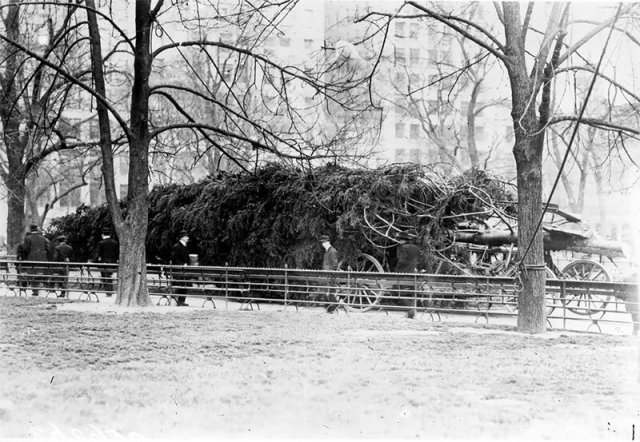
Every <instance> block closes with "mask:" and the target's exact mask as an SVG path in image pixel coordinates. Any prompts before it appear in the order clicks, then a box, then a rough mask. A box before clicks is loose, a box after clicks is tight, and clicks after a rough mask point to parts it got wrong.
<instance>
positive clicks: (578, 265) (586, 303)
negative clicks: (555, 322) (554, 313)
mask: <svg viewBox="0 0 640 442" xmlns="http://www.w3.org/2000/svg"><path fill="white" fill-rule="evenodd" d="M562 277H563V278H566V279H577V280H580V281H602V282H606V281H611V278H610V277H609V273H607V271H606V270H605V268H604V267H602V265H600V264H598V263H597V262H595V261H591V260H588V259H580V260H578V261H573V262H570V263H569V264H567V266H566V267H565V268H564V269H562ZM609 302H611V296H603V295H595V294H591V293H589V292H586V293H568V294H565V295H564V296H562V304H563V305H564V306H566V307H567V308H568V309H569V311H571V312H573V313H575V314H578V315H587V316H598V315H599V318H601V317H602V316H603V315H604V314H605V312H604V309H605V307H606V306H607V304H608V303H609Z"/></svg>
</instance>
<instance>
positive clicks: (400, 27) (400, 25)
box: [396, 21, 406, 38]
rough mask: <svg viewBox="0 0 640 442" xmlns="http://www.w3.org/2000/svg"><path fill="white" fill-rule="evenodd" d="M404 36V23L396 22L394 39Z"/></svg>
mask: <svg viewBox="0 0 640 442" xmlns="http://www.w3.org/2000/svg"><path fill="white" fill-rule="evenodd" d="M405 36H406V23H405V22H403V21H397V22H396V37H399V38H404V37H405Z"/></svg>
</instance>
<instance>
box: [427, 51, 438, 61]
mask: <svg viewBox="0 0 640 442" xmlns="http://www.w3.org/2000/svg"><path fill="white" fill-rule="evenodd" d="M427 62H428V63H429V64H434V63H435V62H436V51H435V49H427Z"/></svg>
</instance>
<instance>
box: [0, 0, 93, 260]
mask: <svg viewBox="0 0 640 442" xmlns="http://www.w3.org/2000/svg"><path fill="white" fill-rule="evenodd" d="M75 11H76V9H75V7H74V6H73V4H69V5H67V6H65V7H64V8H55V7H52V6H50V5H48V4H42V5H35V4H32V3H27V2H19V1H17V0H9V1H8V2H6V3H4V4H3V5H0V19H1V23H0V60H1V61H0V131H1V133H2V138H1V140H0V176H1V177H2V180H3V183H4V187H5V190H6V192H7V202H8V219H7V236H8V246H9V249H10V250H13V249H14V248H15V246H16V245H17V244H18V243H19V242H20V241H21V239H22V234H23V233H24V227H25V224H26V222H27V219H26V216H25V201H26V200H29V202H30V204H29V206H30V207H31V208H32V209H31V210H30V211H29V212H30V213H31V214H32V219H31V220H30V222H32V223H36V224H40V221H41V218H40V217H39V216H38V213H37V210H33V207H35V206H36V203H37V200H38V198H39V196H40V195H39V192H40V191H41V190H42V189H38V190H36V189H35V188H34V187H31V186H29V187H27V186H26V185H25V184H26V183H27V182H28V181H30V182H32V183H33V182H36V181H37V182H39V183H40V184H44V182H45V181H46V180H44V179H39V178H38V175H40V176H41V177H42V176H44V175H46V174H47V171H46V170H45V169H43V168H42V167H40V166H41V165H42V163H43V161H45V160H46V159H47V157H50V156H52V155H54V154H57V153H59V152H65V151H71V150H73V149H75V148H77V147H79V146H86V144H87V143H86V140H85V141H83V140H80V139H78V138H76V137H73V136H70V134H69V132H68V130H67V129H77V122H73V121H70V120H69V119H68V118H67V116H66V115H65V109H67V108H69V107H73V106H75V105H76V104H77V103H76V101H77V98H78V97H77V92H78V89H77V88H75V86H74V84H72V83H69V82H68V81H67V80H66V79H65V78H64V77H63V76H62V75H60V74H59V73H58V72H56V71H55V70H53V69H50V68H48V67H47V66H46V65H45V64H43V63H41V62H40V61H38V60H37V59H34V58H32V57H29V56H28V55H27V53H26V52H25V51H23V50H21V49H20V48H19V47H17V46H15V45H13V44H12V42H16V43H18V44H19V45H20V47H21V48H24V49H25V50H28V51H31V52H33V53H35V54H38V56H39V57H40V58H41V59H43V60H47V61H48V62H49V63H51V64H54V65H64V66H65V67H66V69H67V73H68V75H69V76H71V77H74V78H78V79H81V78H83V76H84V78H86V77H87V75H88V74H89V70H88V69H87V67H86V65H84V64H83V53H82V48H81V46H80V45H79V42H80V41H81V36H80V35H79V29H80V27H81V24H80V23H78V21H77V19H76V17H75ZM45 193H46V192H45Z"/></svg>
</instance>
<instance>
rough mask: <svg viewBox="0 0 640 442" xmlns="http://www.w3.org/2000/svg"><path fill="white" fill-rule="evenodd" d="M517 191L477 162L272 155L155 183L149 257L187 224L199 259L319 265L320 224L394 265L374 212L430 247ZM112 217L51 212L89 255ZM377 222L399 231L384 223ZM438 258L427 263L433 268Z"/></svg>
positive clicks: (166, 249) (342, 242) (338, 239)
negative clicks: (364, 161)
mask: <svg viewBox="0 0 640 442" xmlns="http://www.w3.org/2000/svg"><path fill="white" fill-rule="evenodd" d="M514 199H515V198H514V193H513V191H512V189H510V188H509V187H508V186H507V185H505V184H504V183H502V182H500V181H498V180H496V179H494V178H492V177H490V176H488V175H487V174H486V173H484V172H482V171H477V170H474V171H470V172H468V173H465V174H463V175H462V176H458V177H444V176H442V175H439V174H437V173H435V172H434V171H432V170H430V169H428V168H424V167H420V166H416V165H393V166H389V167H385V168H381V169H376V170H364V169H362V170H353V169H347V168H343V167H340V166H336V165H327V166H323V167H319V168H316V169H312V170H308V171H303V170H300V169H295V168H290V167H285V166H282V165H275V164H272V165H267V166H265V167H263V168H261V169H259V170H257V171H256V173H255V174H248V173H239V174H226V173H223V174H219V175H218V176H215V177H209V178H207V179H205V180H203V181H201V182H199V183H196V184H192V185H175V184H172V185H166V186H159V187H156V188H154V190H153V191H152V192H151V194H150V207H149V229H148V237H147V258H148V261H149V262H152V263H153V262H169V258H170V250H171V246H172V244H173V243H174V242H175V241H176V235H177V233H178V232H179V231H180V230H182V229H185V230H187V231H188V232H189V233H190V236H191V242H190V244H189V247H190V248H191V251H192V253H197V254H198V255H199V262H200V264H201V265H225V264H227V265H230V266H247V267H282V266H284V265H288V266H289V267H296V268H318V267H319V265H320V262H321V257H322V248H321V246H320V244H319V243H318V240H317V238H318V237H319V236H320V235H323V234H328V235H329V236H330V237H331V238H332V243H333V244H334V246H335V247H336V248H337V249H338V250H339V251H340V253H341V255H342V256H343V257H346V258H351V257H354V256H355V255H356V254H357V253H359V252H364V253H368V254H371V255H373V256H375V257H377V258H378V259H379V260H380V261H381V262H383V263H384V264H385V265H388V264H389V261H392V258H391V256H392V255H393V253H390V252H391V251H392V247H393V246H394V244H395V243H394V242H393V241H391V240H390V239H389V238H387V237H385V236H384V235H380V234H378V233H376V230H375V229H376V225H375V223H376V222H377V223H378V224H379V223H380V222H381V220H388V221H390V220H393V224H394V226H396V227H397V228H399V229H401V230H406V231H409V232H411V233H412V234H414V235H415V236H416V241H417V243H418V244H419V245H420V246H421V248H422V249H423V251H424V252H425V255H427V256H429V255H431V253H429V252H432V251H434V250H439V249H442V248H443V247H446V244H447V242H448V241H449V238H448V234H447V233H448V229H450V228H452V227H454V225H455V223H456V222H459V221H460V220H461V217H457V218H452V217H451V216H452V215H460V214H469V213H475V212H481V211H482V210H484V209H486V208H487V207H488V206H491V205H492V204H496V202H498V201H499V202H501V204H502V205H503V206H504V203H507V204H511V203H512V202H513V201H514ZM482 216H483V215H480V218H482ZM462 218H465V217H464V216H463V217H462ZM110 223H111V218H110V215H109V211H108V210H107V208H106V206H100V207H93V208H90V207H86V206H82V207H80V208H79V209H78V211H77V212H76V213H75V214H73V215H68V216H65V217H61V218H57V219H54V220H53V221H52V224H51V227H50V233H51V234H53V235H54V236H55V235H58V234H65V235H67V237H68V239H69V242H70V244H71V245H72V247H73V248H74V252H75V259H76V260H80V261H83V260H87V259H89V258H91V257H92V256H93V250H94V249H95V245H96V243H97V241H99V239H100V230H101V228H102V227H103V226H109V225H110ZM378 227H380V231H384V232H386V233H389V234H391V233H394V231H393V230H389V228H388V225H385V224H384V223H383V224H379V226H378ZM385 229H386V230H385ZM427 261H428V260H427ZM434 265H435V263H434V262H426V263H425V266H426V268H427V269H429V268H431V267H433V266H434Z"/></svg>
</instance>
